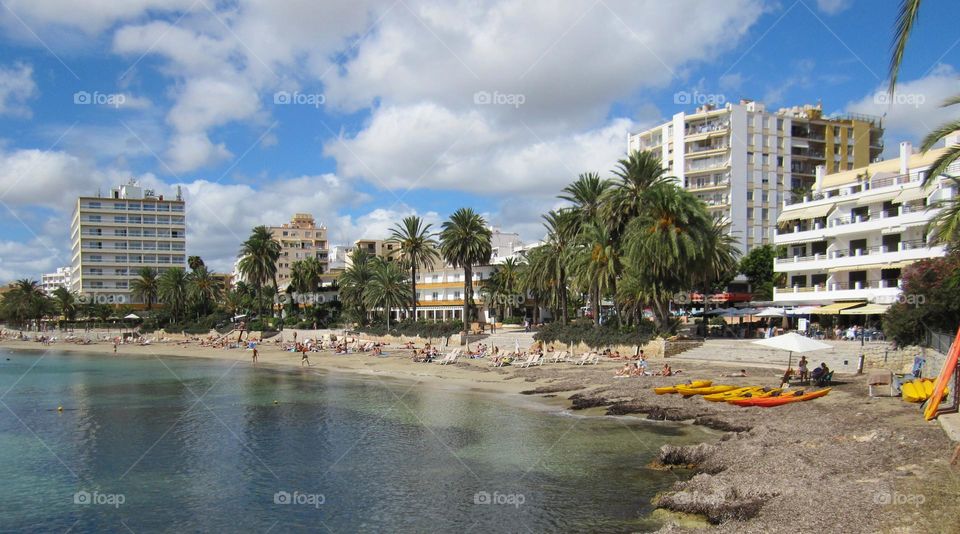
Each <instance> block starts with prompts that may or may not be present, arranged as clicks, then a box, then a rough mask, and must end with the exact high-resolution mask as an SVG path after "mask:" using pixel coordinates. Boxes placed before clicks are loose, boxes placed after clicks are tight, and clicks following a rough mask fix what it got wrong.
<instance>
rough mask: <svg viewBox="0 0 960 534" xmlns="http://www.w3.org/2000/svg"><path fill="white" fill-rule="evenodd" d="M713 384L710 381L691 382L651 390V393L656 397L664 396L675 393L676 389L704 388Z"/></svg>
mask: <svg viewBox="0 0 960 534" xmlns="http://www.w3.org/2000/svg"><path fill="white" fill-rule="evenodd" d="M710 384H713V382H712V381H710V380H693V381H691V382H688V383H686V384H677V385H675V386H663V387H659V388H653V392H654V393H656V394H657V395H665V394H667V393H676V392H677V388H705V387H707V386H709V385H710Z"/></svg>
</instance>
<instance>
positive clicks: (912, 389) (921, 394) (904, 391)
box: [900, 378, 948, 402]
mask: <svg viewBox="0 0 960 534" xmlns="http://www.w3.org/2000/svg"><path fill="white" fill-rule="evenodd" d="M947 393H948V391H946V390H944V392H943V397H944V398H946V396H947ZM931 395H933V380H930V379H929V378H916V379H914V380H911V381H910V382H906V383H905V384H903V385H902V386H900V396H901V398H902V399H903V400H904V401H905V402H924V401H925V400H927V399H929V398H930V396H931Z"/></svg>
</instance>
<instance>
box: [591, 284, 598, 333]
mask: <svg viewBox="0 0 960 534" xmlns="http://www.w3.org/2000/svg"><path fill="white" fill-rule="evenodd" d="M590 300H591V301H593V302H591V308H592V311H593V324H594V325H597V326H599V325H600V288H599V287H598V286H597V284H596V282H594V283H593V285H592V286H591V287H590Z"/></svg>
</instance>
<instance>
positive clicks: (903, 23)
mask: <svg viewBox="0 0 960 534" xmlns="http://www.w3.org/2000/svg"><path fill="white" fill-rule="evenodd" d="M919 14H920V0H901V2H900V9H899V11H898V13H897V22H896V24H895V32H894V36H893V45H892V51H891V54H890V85H889V87H888V89H887V91H888V92H889V93H890V94H893V91H894V89H895V88H896V85H897V78H898V76H899V75H900V65H901V63H903V56H904V53H905V52H906V50H907V41H909V40H910V34H911V33H912V31H913V25H914V24H915V23H916V22H917V16H918V15H919Z"/></svg>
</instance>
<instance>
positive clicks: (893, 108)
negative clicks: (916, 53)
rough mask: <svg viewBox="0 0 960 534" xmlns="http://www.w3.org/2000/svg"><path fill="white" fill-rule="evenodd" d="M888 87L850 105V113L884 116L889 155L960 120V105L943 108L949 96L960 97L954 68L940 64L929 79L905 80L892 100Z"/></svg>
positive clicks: (848, 109) (927, 77) (958, 82)
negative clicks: (902, 142) (902, 146)
mask: <svg viewBox="0 0 960 534" xmlns="http://www.w3.org/2000/svg"><path fill="white" fill-rule="evenodd" d="M886 88H887V87H886V84H883V85H878V86H877V87H876V88H875V89H874V91H873V92H871V93H870V94H868V95H865V96H864V97H863V98H861V99H860V100H857V101H854V102H850V103H848V104H847V106H846V110H847V111H852V112H855V113H867V114H870V115H877V116H883V124H884V127H885V128H886V133H885V135H884V136H885V137H886V139H887V143H886V151H885V153H886V155H888V156H889V155H893V154H894V153H895V152H896V147H897V146H898V145H899V141H905V140H910V141H913V142H914V143H915V144H916V143H918V142H919V141H920V140H921V139H922V138H923V137H924V136H925V135H926V134H927V133H929V132H930V131H931V130H933V129H934V128H936V127H938V126H940V125H941V124H943V123H945V122H948V121H951V120H956V119H958V118H960V106H951V107H948V108H943V107H940V105H941V104H942V103H943V102H944V100H946V99H947V98H948V97H951V96H954V95H957V94H960V78H958V72H957V70H956V69H955V68H954V67H952V66H950V65H938V66H937V67H936V68H934V69H933V70H932V71H931V72H930V73H929V74H928V75H927V76H925V77H923V78H918V79H916V80H901V81H900V82H899V83H898V84H897V89H896V92H895V93H894V95H893V96H892V97H891V96H890V95H889V94H888V93H887V91H886Z"/></svg>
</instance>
